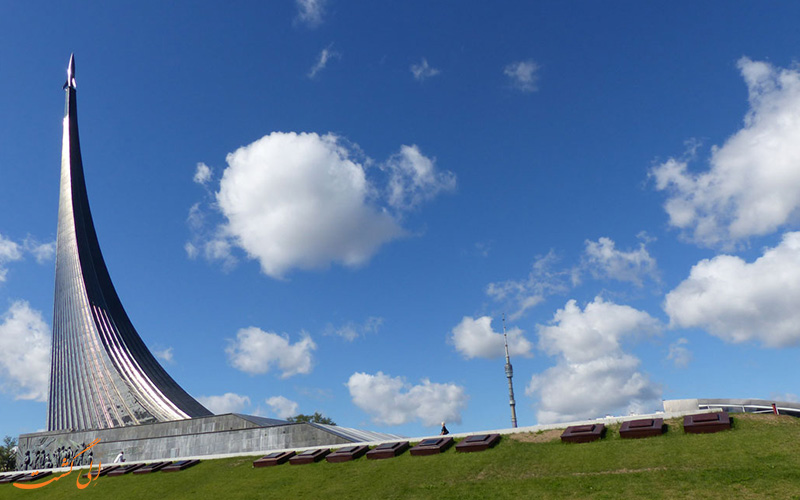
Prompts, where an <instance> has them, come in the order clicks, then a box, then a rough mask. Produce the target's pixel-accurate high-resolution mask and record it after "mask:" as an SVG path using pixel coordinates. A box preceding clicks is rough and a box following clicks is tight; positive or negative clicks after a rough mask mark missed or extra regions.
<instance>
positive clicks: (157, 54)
mask: <svg viewBox="0 0 800 500" xmlns="http://www.w3.org/2000/svg"><path fill="white" fill-rule="evenodd" d="M798 16H800V5H797V4H795V3H792V2H768V3H763V2H762V3H758V4H756V3H753V2H702V3H700V4H698V3H697V2H670V3H669V5H666V4H656V3H652V2H606V3H602V4H601V3H598V2H555V1H553V2H537V3H536V4H535V5H532V3H531V2H492V3H491V4H489V3H486V2H342V1H337V0H327V1H324V2H319V1H313V0H303V1H301V2H294V1H290V0H286V1H282V2H268V3H265V2H227V3H226V4H225V5H223V4H221V3H219V4H217V3H210V2H169V3H167V4H164V3H163V2H147V1H145V2H135V3H122V2H108V3H104V4H97V5H92V4H89V3H85V4H80V3H79V4H74V3H73V4H62V3H56V2H35V3H31V2H28V3H19V2H17V3H12V2H6V3H4V4H3V5H2V6H0V36H1V37H2V43H0V61H2V62H0V73H1V74H2V77H3V83H4V85H3V92H2V94H1V95H0V130H1V131H2V133H1V134H0V347H2V349H0V434H3V435H5V434H9V435H17V434H19V433H23V432H32V431H36V430H39V429H42V428H44V427H45V425H46V422H45V412H46V402H45V401H44V400H43V398H44V394H46V386H47V380H48V369H49V368H48V363H49V358H48V349H49V336H50V325H51V318H52V301H53V279H54V278H53V270H54V260H53V258H52V244H53V242H54V240H55V236H56V234H55V233H56V217H57V203H58V200H57V197H58V182H59V168H60V153H61V150H60V140H61V117H62V113H63V100H64V95H63V91H61V90H60V89H61V84H62V83H63V81H64V79H65V74H66V66H67V62H68V59H69V55H70V53H72V52H74V53H75V58H76V65H77V71H76V80H77V89H78V108H79V124H80V131H81V141H82V149H83V159H84V167H85V172H86V178H87V188H88V191H89V198H90V202H91V206H92V211H93V214H94V217H95V225H96V228H97V231H98V235H99V239H100V245H101V248H102V249H103V252H104V257H105V259H106V263H107V264H108V266H109V269H110V272H111V276H112V279H113V280H114V283H115V285H116V287H117V291H118V292H119V295H120V297H121V299H122V301H123V303H124V304H125V306H126V308H127V311H128V313H129V315H130V317H131V319H132V320H133V323H134V324H135V325H136V327H137V329H138V330H139V333H140V334H141V336H142V337H143V339H144V341H145V342H146V344H147V345H148V346H149V347H150V348H151V350H153V351H154V352H156V353H157V354H158V355H159V357H160V358H161V360H162V363H163V364H164V366H165V368H166V369H167V371H168V372H169V373H170V374H171V375H172V376H173V377H174V378H175V379H176V380H177V381H178V382H179V383H180V384H181V385H182V386H183V387H184V388H185V389H186V390H187V391H188V392H189V393H190V394H192V395H194V396H195V397H197V398H199V399H200V400H201V401H204V402H206V403H207V404H208V406H210V407H211V409H212V410H216V411H239V412H244V413H253V414H260V415H265V416H269V417H281V416H285V415H286V414H290V413H297V412H302V413H313V412H314V411H320V412H322V413H323V414H325V415H327V416H330V417H331V418H333V419H334V420H335V421H336V422H337V423H339V424H340V425H345V426H349V427H361V428H367V429H373V430H383V431H387V432H393V433H397V434H405V435H421V434H426V433H430V432H435V431H437V429H438V425H439V422H440V421H441V420H443V419H445V420H447V421H448V427H449V428H450V429H451V430H455V431H462V430H480V429H494V428H503V427H508V426H509V425H510V419H509V408H508V401H507V388H506V380H505V377H504V372H503V363H504V361H503V358H502V337H501V336H500V333H502V328H503V327H502V321H501V317H502V315H503V314H504V313H505V315H506V318H507V319H506V326H507V329H508V332H509V337H510V342H511V350H512V358H513V359H512V361H513V364H514V369H515V378H514V383H515V391H516V399H517V415H518V418H519V422H520V425H533V424H535V423H537V422H538V423H545V422H553V421H565V420H570V419H577V418H594V417H598V416H603V415H605V414H627V413H628V412H631V411H650V410H655V409H659V408H660V405H661V400H662V399H678V398H692V397H756V398H767V399H771V398H774V399H780V400H796V399H797V397H798V396H797V394H798V389H797V388H796V385H795V379H794V378H793V377H791V376H788V377H787V375H786V374H787V373H792V372H793V368H794V367H795V365H796V358H797V355H798V350H797V345H798V343H800V313H799V312H798V311H800V309H798V308H797V306H796V304H798V303H800V285H798V283H800V279H799V278H800V233H797V232H795V231H798V230H800V218H798V215H800V140H798V137H800V66H798V63H797V60H798V56H800V53H799V52H798V49H797V47H800V32H798V30H797V28H796V20H797V19H798Z"/></svg>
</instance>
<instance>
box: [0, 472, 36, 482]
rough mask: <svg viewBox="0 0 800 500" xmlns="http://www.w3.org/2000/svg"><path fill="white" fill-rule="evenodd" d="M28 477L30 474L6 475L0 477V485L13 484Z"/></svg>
mask: <svg viewBox="0 0 800 500" xmlns="http://www.w3.org/2000/svg"><path fill="white" fill-rule="evenodd" d="M28 475H30V472H23V473H16V474H8V475H7V476H2V477H0V484H6V483H15V482H17V481H19V480H20V479H22V478H23V477H25V476H28Z"/></svg>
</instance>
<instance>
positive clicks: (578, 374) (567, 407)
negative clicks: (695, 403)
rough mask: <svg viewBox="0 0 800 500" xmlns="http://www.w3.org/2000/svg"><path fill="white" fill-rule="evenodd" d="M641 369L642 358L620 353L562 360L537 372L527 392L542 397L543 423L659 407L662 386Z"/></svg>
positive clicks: (540, 413) (539, 416) (540, 414)
mask: <svg viewBox="0 0 800 500" xmlns="http://www.w3.org/2000/svg"><path fill="white" fill-rule="evenodd" d="M638 369H639V360H638V359H636V358H635V357H634V356H631V355H628V354H619V353H618V354H616V355H613V356H605V357H602V358H597V359H593V360H591V361H589V362H586V363H559V364H557V365H556V366H554V367H552V368H549V369H547V370H545V371H544V372H543V373H541V374H539V375H534V376H533V377H532V378H531V382H530V384H529V385H528V387H527V388H526V394H528V395H529V396H533V395H534V394H537V395H538V396H539V398H540V400H541V403H540V404H539V408H538V410H537V412H536V417H537V420H538V423H540V424H550V423H556V422H570V421H576V420H588V419H593V418H598V417H603V416H605V415H620V414H626V413H647V412H651V411H655V410H656V409H657V408H658V407H659V405H660V404H661V399H660V398H661V390H660V388H659V387H657V386H655V385H653V384H652V383H651V382H650V381H649V380H648V379H647V376H646V375H644V374H642V373H641V372H639V371H638Z"/></svg>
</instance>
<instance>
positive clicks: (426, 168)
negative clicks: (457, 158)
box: [383, 145, 456, 210]
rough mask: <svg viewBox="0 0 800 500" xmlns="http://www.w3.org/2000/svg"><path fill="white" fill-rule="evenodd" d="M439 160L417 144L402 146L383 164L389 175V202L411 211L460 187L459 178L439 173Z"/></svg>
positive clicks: (443, 172) (448, 173)
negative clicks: (436, 166) (443, 193)
mask: <svg viewBox="0 0 800 500" xmlns="http://www.w3.org/2000/svg"><path fill="white" fill-rule="evenodd" d="M434 164H435V160H433V159H431V158H428V157H426V156H425V155H423V154H422V153H421V152H420V150H419V148H418V147H417V146H416V145H412V146H402V147H400V152H399V153H397V154H395V155H393V156H392V157H391V158H389V160H388V161H387V162H386V163H385V164H384V165H383V167H384V169H385V170H387V171H388V172H389V176H390V177H389V188H388V193H389V194H388V201H389V205H390V206H392V207H393V208H396V209H400V210H410V209H413V208H416V207H418V206H419V205H420V204H421V203H422V202H424V201H428V200H430V199H432V198H433V197H435V196H436V195H437V194H439V192H441V191H452V190H454V189H455V188H456V176H455V174H453V173H452V172H449V171H440V170H437V169H436V168H435V166H434Z"/></svg>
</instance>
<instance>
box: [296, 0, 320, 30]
mask: <svg viewBox="0 0 800 500" xmlns="http://www.w3.org/2000/svg"><path fill="white" fill-rule="evenodd" d="M296 3H297V17H296V18H295V22H300V23H304V24H305V25H306V26H308V27H309V28H315V27H317V26H319V25H320V24H322V20H323V19H322V16H323V15H324V14H325V3H326V0H296Z"/></svg>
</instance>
